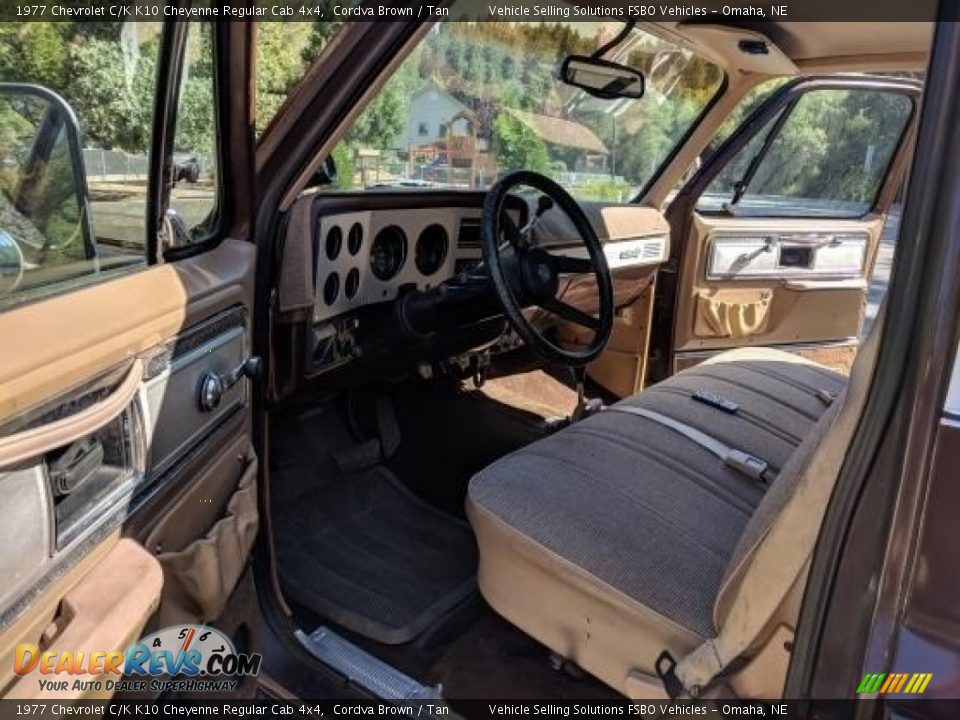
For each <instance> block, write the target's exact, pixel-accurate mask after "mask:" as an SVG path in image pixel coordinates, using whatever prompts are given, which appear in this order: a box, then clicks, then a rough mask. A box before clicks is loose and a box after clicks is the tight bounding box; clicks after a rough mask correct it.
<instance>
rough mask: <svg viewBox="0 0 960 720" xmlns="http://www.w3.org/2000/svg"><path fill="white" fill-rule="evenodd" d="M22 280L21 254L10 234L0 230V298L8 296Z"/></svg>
mask: <svg viewBox="0 0 960 720" xmlns="http://www.w3.org/2000/svg"><path fill="white" fill-rule="evenodd" d="M22 279H23V252H21V250H20V246H19V245H17V243H16V241H15V240H14V239H13V238H12V237H10V234H9V233H7V232H5V231H3V230H0V297H2V296H4V295H9V294H10V293H12V292H13V291H14V290H16V289H17V287H18V286H19V285H20V280H22Z"/></svg>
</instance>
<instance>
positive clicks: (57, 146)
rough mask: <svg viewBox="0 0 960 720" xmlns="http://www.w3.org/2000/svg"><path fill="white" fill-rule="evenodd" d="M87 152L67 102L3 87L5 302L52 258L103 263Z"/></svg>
mask: <svg viewBox="0 0 960 720" xmlns="http://www.w3.org/2000/svg"><path fill="white" fill-rule="evenodd" d="M82 148H83V146H82V143H81V139H80V129H79V127H78V125H77V119H76V116H75V115H74V113H73V110H72V109H71V108H70V106H69V105H68V104H67V103H66V101H65V100H64V99H63V98H62V97H60V96H59V95H57V94H56V93H55V92H53V91H51V90H48V89H47V88H44V87H41V86H39V85H30V84H26V83H6V82H0V294H2V293H3V292H11V291H12V290H13V289H14V288H15V287H16V286H17V285H19V284H21V281H24V282H27V283H29V281H30V274H31V271H32V270H33V269H35V268H39V267H40V266H42V265H49V264H51V258H57V262H58V264H59V263H67V262H75V261H89V260H94V259H95V258H96V256H97V250H96V245H95V243H94V234H93V227H92V218H91V216H90V195H89V190H88V188H87V175H86V170H85V168H84V162H83V149H82ZM84 265H85V266H86V265H88V264H87V263H84ZM15 267H18V268H19V269H18V270H15V269H14V268H15ZM24 270H26V276H25V277H24Z"/></svg>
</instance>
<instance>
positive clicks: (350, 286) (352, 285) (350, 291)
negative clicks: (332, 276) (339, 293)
mask: <svg viewBox="0 0 960 720" xmlns="http://www.w3.org/2000/svg"><path fill="white" fill-rule="evenodd" d="M359 289H360V271H359V270H357V268H351V270H350V272H348V273H347V279H346V281H345V282H344V284H343V291H344V293H346V295H347V300H352V299H353V296H354V295H356V294H357V290H359Z"/></svg>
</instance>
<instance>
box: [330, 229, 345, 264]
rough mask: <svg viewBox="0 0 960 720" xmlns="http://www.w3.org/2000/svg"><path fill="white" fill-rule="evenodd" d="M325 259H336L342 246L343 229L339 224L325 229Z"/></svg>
mask: <svg viewBox="0 0 960 720" xmlns="http://www.w3.org/2000/svg"><path fill="white" fill-rule="evenodd" d="M326 244H327V259H328V260H336V259H337V255H339V254H340V248H341V247H342V246H343V231H342V230H341V229H340V226H339V225H334V226H333V227H332V228H330V230H329V231H327V243H326Z"/></svg>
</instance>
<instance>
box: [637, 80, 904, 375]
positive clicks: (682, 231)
mask: <svg viewBox="0 0 960 720" xmlns="http://www.w3.org/2000/svg"><path fill="white" fill-rule="evenodd" d="M919 93H920V86H919V84H918V83H916V82H914V81H906V80H891V79H875V78H866V77H853V76H836V77H832V78H809V79H802V80H797V81H794V82H792V83H788V84H787V85H785V86H784V87H783V88H781V89H780V90H779V91H777V92H776V93H774V94H773V95H772V96H771V98H769V99H768V100H767V101H765V102H764V103H763V104H761V106H760V107H759V108H757V109H756V110H755V111H754V112H753V113H751V115H750V116H748V117H747V119H746V120H745V121H744V122H743V123H742V125H741V126H740V127H739V128H738V129H737V130H736V131H735V132H734V133H733V135H731V136H730V137H729V138H728V139H727V140H725V141H724V143H723V144H722V145H721V146H720V147H719V148H717V150H716V151H715V152H714V153H713V154H712V155H711V156H710V157H709V158H708V159H707V160H706V162H705V163H704V164H703V165H702V167H701V168H700V170H699V171H698V172H697V173H696V175H694V177H693V178H692V179H691V180H690V181H689V183H688V184H687V186H685V187H684V188H683V189H682V190H681V192H680V193H679V194H678V195H677V197H676V198H675V200H674V202H673V203H672V204H671V206H670V208H669V210H668V217H669V218H670V221H671V228H672V231H673V232H674V233H675V234H676V235H678V236H679V237H680V238H682V240H681V241H679V242H678V243H677V244H676V245H677V247H678V252H677V253H676V254H675V255H674V257H673V258H671V260H672V262H671V265H670V266H669V267H668V271H667V273H666V278H665V282H664V283H663V287H664V291H665V292H664V297H662V298H661V300H662V302H661V303H660V313H661V315H660V317H663V318H664V319H666V318H667V317H669V319H670V326H671V328H672V331H671V334H670V338H669V341H668V342H667V345H668V348H669V351H668V352H664V353H662V355H663V356H664V357H666V358H669V363H668V364H666V365H665V366H661V367H660V368H659V370H658V373H657V375H658V376H660V375H662V374H664V373H666V374H671V373H673V372H677V371H678V370H681V369H683V368H686V367H690V366H692V365H695V364H697V363H698V362H701V361H702V360H704V359H706V358H707V357H709V356H710V355H711V354H714V353H717V352H721V351H723V350H726V349H731V348H736V347H743V346H752V345H769V346H777V347H780V348H781V349H785V350H789V351H792V352H797V353H799V354H803V355H806V356H808V357H812V358H815V359H817V360H819V361H821V362H825V363H826V364H829V365H832V366H834V367H836V368H837V369H839V370H841V371H844V372H848V371H849V367H850V363H851V362H852V360H853V358H854V356H855V354H856V348H857V346H858V344H859V336H860V334H861V328H862V325H863V318H864V310H865V302H866V295H867V289H868V287H869V281H870V277H871V274H872V270H873V265H874V262H875V259H876V255H877V249H878V247H879V242H880V237H881V233H882V231H883V228H884V222H885V219H886V213H887V210H888V209H889V207H890V204H891V202H892V200H893V197H894V195H895V192H896V189H897V188H898V187H899V184H900V183H901V181H902V176H903V172H904V168H905V165H906V160H907V158H908V157H909V152H910V148H911V146H912V139H913V136H914V132H915V123H916V114H917V113H916V105H917V101H918V98H919ZM670 308H672V316H669V315H667V314H666V313H667V312H668V311H669V309H670ZM658 349H659V350H662V349H663V347H662V345H661V346H660V347H658ZM655 379H657V378H655Z"/></svg>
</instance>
